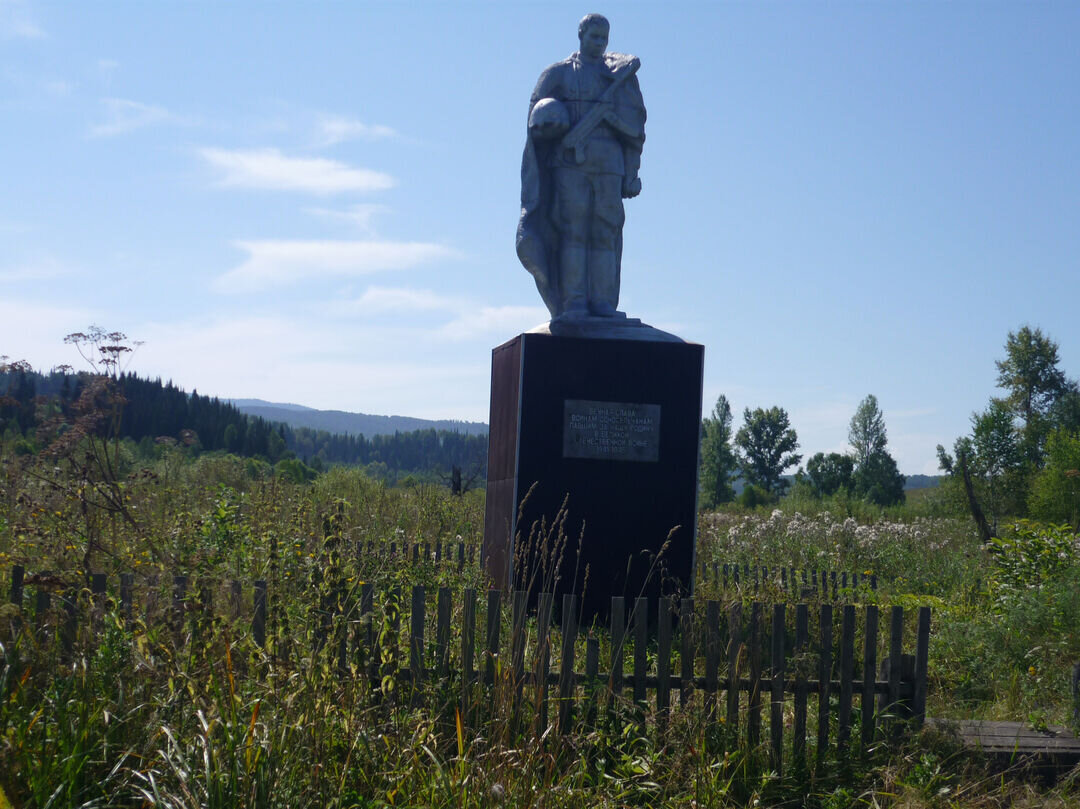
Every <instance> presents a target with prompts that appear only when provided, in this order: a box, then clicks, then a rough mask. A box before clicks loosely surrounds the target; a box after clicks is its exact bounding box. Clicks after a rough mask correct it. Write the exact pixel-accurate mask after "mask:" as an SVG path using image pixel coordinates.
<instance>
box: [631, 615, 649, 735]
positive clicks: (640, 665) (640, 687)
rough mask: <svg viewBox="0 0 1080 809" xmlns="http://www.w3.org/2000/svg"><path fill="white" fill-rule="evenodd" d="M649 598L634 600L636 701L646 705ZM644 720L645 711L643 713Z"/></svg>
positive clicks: (640, 704)
mask: <svg viewBox="0 0 1080 809" xmlns="http://www.w3.org/2000/svg"><path fill="white" fill-rule="evenodd" d="M648 650H649V599H647V598H645V597H640V598H638V599H636V600H635V602H634V702H635V703H637V705H638V706H639V707H644V706H645V704H646V702H647V700H648V694H647V692H646V690H645V676H646V674H647V672H648V665H649V661H648V656H647V655H648ZM642 721H644V712H643V713H642Z"/></svg>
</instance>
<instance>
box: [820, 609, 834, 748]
mask: <svg viewBox="0 0 1080 809" xmlns="http://www.w3.org/2000/svg"><path fill="white" fill-rule="evenodd" d="M820 615H821V617H820V622H821V627H820V629H821V655H820V662H819V665H818V684H819V685H818V689H819V690H818V734H817V759H818V761H819V762H820V761H823V760H824V758H825V752H826V750H828V749H829V707H830V706H829V689H830V686H831V685H832V638H833V627H832V622H833V609H832V604H822V605H821V613H820Z"/></svg>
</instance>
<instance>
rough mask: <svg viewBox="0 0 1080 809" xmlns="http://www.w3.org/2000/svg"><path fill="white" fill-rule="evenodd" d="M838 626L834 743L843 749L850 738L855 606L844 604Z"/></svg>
mask: <svg viewBox="0 0 1080 809" xmlns="http://www.w3.org/2000/svg"><path fill="white" fill-rule="evenodd" d="M843 615H844V618H843V624H842V626H841V628H840V705H839V708H838V712H837V720H838V723H837V730H836V745H837V747H838V748H839V749H840V750H841V751H843V750H845V749H847V744H848V740H849V739H850V738H851V697H852V690H853V687H854V682H853V681H854V677H855V606H854V605H853V604H845V605H844V613H843Z"/></svg>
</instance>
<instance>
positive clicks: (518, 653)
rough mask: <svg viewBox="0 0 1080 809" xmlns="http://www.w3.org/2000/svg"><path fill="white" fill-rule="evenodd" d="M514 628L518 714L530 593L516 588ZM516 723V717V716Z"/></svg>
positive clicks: (512, 646) (513, 662)
mask: <svg viewBox="0 0 1080 809" xmlns="http://www.w3.org/2000/svg"><path fill="white" fill-rule="evenodd" d="M513 599H514V603H513V630H512V634H511V636H510V665H511V668H512V670H513V672H514V702H513V714H514V717H516V716H517V715H518V710H519V709H520V706H521V692H522V688H523V687H524V684H525V615H526V612H525V607H526V605H527V604H528V601H527V599H528V593H526V592H525V591H524V590H515V591H514V595H513ZM514 721H515V723H516V721H517V720H516V718H515V720H514Z"/></svg>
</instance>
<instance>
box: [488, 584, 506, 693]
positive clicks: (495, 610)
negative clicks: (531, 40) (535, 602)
mask: <svg viewBox="0 0 1080 809" xmlns="http://www.w3.org/2000/svg"><path fill="white" fill-rule="evenodd" d="M501 613H502V591H501V590H488V606H487V654H486V655H485V658H486V659H485V660H484V682H485V683H486V684H487V685H495V660H496V659H497V658H498V656H499V627H500V626H502V620H501Z"/></svg>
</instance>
